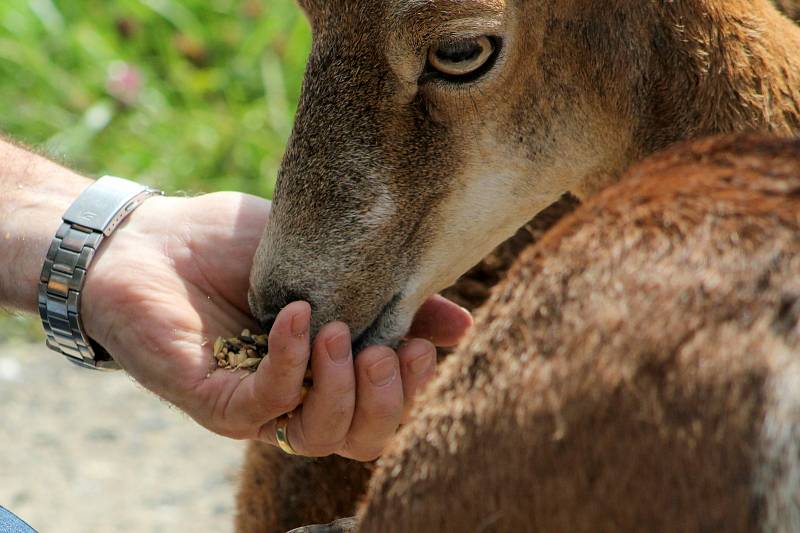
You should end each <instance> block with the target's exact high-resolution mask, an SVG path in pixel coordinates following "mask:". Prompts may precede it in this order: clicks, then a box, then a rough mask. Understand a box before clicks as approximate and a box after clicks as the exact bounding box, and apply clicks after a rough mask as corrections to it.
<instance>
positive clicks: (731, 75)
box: [637, 0, 800, 155]
mask: <svg viewBox="0 0 800 533" xmlns="http://www.w3.org/2000/svg"><path fill="white" fill-rule="evenodd" d="M653 4H656V3H653ZM657 4H658V5H656V6H655V7H653V8H652V9H654V10H656V12H655V13H654V15H655V16H654V18H653V19H651V20H654V21H655V23H654V26H653V32H652V33H651V37H652V39H653V43H652V49H653V56H652V57H651V69H650V71H651V73H652V75H651V76H650V81H649V82H648V81H647V80H645V81H643V83H644V84H645V86H644V87H641V89H643V90H642V91H641V92H640V93H639V94H641V95H643V99H642V101H641V102H640V104H641V105H640V106H637V107H639V111H640V115H639V116H640V117H642V118H641V121H640V123H639V128H640V129H641V131H640V134H641V135H640V136H639V138H640V139H644V140H645V146H642V147H641V148H642V152H644V153H643V154H641V155H645V154H646V153H649V152H651V151H654V150H657V149H659V148H661V147H663V146H665V145H667V144H670V143H672V142H675V141H678V140H682V139H686V138H691V137H697V136H702V135H711V134H716V133H728V132H736V131H765V132H770V133H774V134H783V135H788V134H792V133H794V134H796V133H798V132H800V53H798V51H800V27H798V26H797V25H795V24H794V23H793V22H792V21H790V20H789V19H787V18H786V17H784V16H783V15H781V14H780V13H778V11H777V10H776V9H775V8H774V7H773V6H772V5H771V4H770V3H769V2H767V1H766V0H752V1H740V0H729V1H725V2H722V1H718V0H717V1H715V0H705V1H685V0H683V1H681V0H679V1H676V2H658V3H657Z"/></svg>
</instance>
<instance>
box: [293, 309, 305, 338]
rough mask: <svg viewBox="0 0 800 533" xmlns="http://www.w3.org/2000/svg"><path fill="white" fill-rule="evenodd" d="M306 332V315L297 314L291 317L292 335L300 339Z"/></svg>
mask: <svg viewBox="0 0 800 533" xmlns="http://www.w3.org/2000/svg"><path fill="white" fill-rule="evenodd" d="M307 331H308V315H306V314H305V313H297V314H296V315H294V316H292V335H294V336H295V337H300V336H301V335H305V333H306V332H307Z"/></svg>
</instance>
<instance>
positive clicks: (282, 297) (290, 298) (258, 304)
mask: <svg viewBox="0 0 800 533" xmlns="http://www.w3.org/2000/svg"><path fill="white" fill-rule="evenodd" d="M256 294H258V293H256V292H255V291H251V292H250V308H251V309H252V311H253V315H254V316H255V318H256V319H257V320H258V323H259V326H260V328H261V331H262V332H263V333H269V332H270V331H271V330H272V326H273V325H274V324H275V320H276V319H277V317H278V314H279V313H280V311H281V310H282V309H283V308H284V307H286V306H287V305H289V304H290V303H293V302H299V301H308V298H307V297H306V296H304V295H303V294H301V293H300V292H299V291H295V290H291V289H287V288H282V287H281V288H278V289H277V290H274V289H273V290H267V291H264V292H263V293H260V294H259V296H256ZM309 303H310V302H309Z"/></svg>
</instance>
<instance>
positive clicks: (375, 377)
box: [367, 357, 397, 387]
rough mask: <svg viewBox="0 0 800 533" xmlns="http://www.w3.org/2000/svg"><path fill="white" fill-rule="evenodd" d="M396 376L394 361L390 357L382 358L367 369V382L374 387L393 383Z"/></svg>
mask: <svg viewBox="0 0 800 533" xmlns="http://www.w3.org/2000/svg"><path fill="white" fill-rule="evenodd" d="M396 375H397V368H396V366H395V363H394V360H393V359H392V358H391V357H384V358H383V359H381V360H380V361H378V362H377V363H373V364H372V366H371V367H369V368H368V369H367V376H369V380H370V381H371V382H372V384H373V385H375V386H376V387H383V386H386V385H388V384H389V383H391V382H392V381H394V378H395V376H396Z"/></svg>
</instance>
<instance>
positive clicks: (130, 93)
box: [106, 61, 142, 106]
mask: <svg viewBox="0 0 800 533" xmlns="http://www.w3.org/2000/svg"><path fill="white" fill-rule="evenodd" d="M106 90H107V91H108V94H110V95H111V96H113V97H114V99H115V100H117V101H118V102H119V103H121V104H122V105H124V106H133V105H134V104H135V103H136V102H137V101H138V99H139V93H141V90H142V74H141V72H140V71H139V69H138V68H136V67H135V66H133V65H131V64H130V63H126V62H124V61H115V62H113V63H111V65H109V67H108V76H107V77H106Z"/></svg>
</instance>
